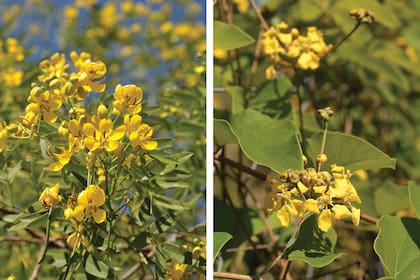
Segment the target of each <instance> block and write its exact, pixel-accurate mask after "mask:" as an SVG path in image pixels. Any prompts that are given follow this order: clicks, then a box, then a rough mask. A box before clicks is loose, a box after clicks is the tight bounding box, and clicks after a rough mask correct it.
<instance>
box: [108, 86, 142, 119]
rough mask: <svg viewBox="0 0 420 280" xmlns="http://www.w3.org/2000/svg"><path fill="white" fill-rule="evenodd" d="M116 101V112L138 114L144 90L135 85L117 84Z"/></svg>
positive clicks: (114, 102) (114, 103) (114, 105)
mask: <svg viewBox="0 0 420 280" xmlns="http://www.w3.org/2000/svg"><path fill="white" fill-rule="evenodd" d="M114 98H115V101H113V102H112V106H113V107H114V112H115V113H116V114H121V113H123V112H125V111H127V112H129V113H130V114H137V113H139V112H140V111H141V109H142V106H141V103H140V102H141V101H142V99H143V91H142V89H141V88H139V87H137V86H135V85H125V86H122V85H117V86H116V87H115V93H114Z"/></svg>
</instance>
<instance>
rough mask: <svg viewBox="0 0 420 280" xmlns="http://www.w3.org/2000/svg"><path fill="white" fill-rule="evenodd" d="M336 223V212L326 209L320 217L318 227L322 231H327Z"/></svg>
mask: <svg viewBox="0 0 420 280" xmlns="http://www.w3.org/2000/svg"><path fill="white" fill-rule="evenodd" d="M333 223H334V214H333V213H331V210H329V209H324V210H322V212H321V214H320V215H319V217H318V227H319V229H320V230H321V231H323V232H327V231H329V230H330V228H331V227H332V225H333Z"/></svg>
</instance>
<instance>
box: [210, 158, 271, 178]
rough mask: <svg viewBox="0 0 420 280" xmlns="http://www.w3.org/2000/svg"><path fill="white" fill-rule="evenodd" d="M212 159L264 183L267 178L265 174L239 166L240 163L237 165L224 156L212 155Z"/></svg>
mask: <svg viewBox="0 0 420 280" xmlns="http://www.w3.org/2000/svg"><path fill="white" fill-rule="evenodd" d="M214 159H215V160H217V161H220V162H223V163H225V164H227V165H229V166H232V167H234V168H236V169H239V170H241V171H243V172H245V173H248V174H249V175H252V176H254V177H255V178H258V179H260V180H263V181H265V180H266V178H267V176H266V175H265V174H262V173H261V172H258V171H256V170H254V169H252V168H249V167H247V166H244V165H242V164H240V163H238V162H236V161H234V160H231V159H228V158H226V157H224V156H221V155H219V154H215V155H214Z"/></svg>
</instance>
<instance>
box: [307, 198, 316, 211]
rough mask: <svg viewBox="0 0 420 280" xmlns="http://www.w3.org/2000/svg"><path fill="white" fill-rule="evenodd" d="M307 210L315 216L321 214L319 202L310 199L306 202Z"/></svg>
mask: <svg viewBox="0 0 420 280" xmlns="http://www.w3.org/2000/svg"><path fill="white" fill-rule="evenodd" d="M305 207H306V210H308V211H309V212H312V213H314V214H319V201H318V200H315V199H312V198H309V199H307V200H306V201H305Z"/></svg>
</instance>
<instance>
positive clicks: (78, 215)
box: [73, 205, 85, 222]
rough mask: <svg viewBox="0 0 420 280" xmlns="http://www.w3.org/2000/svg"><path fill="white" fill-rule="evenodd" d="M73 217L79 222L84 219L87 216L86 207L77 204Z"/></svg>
mask: <svg viewBox="0 0 420 280" xmlns="http://www.w3.org/2000/svg"><path fill="white" fill-rule="evenodd" d="M73 217H74V218H75V219H76V220H78V221H79V222H81V221H83V218H84V217H85V207H84V206H83V205H77V206H76V208H74V210H73Z"/></svg>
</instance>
